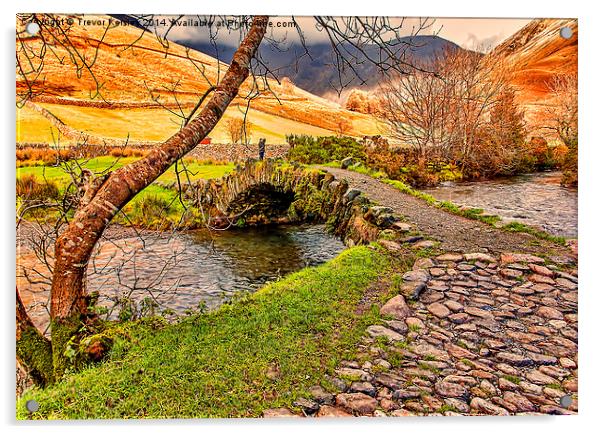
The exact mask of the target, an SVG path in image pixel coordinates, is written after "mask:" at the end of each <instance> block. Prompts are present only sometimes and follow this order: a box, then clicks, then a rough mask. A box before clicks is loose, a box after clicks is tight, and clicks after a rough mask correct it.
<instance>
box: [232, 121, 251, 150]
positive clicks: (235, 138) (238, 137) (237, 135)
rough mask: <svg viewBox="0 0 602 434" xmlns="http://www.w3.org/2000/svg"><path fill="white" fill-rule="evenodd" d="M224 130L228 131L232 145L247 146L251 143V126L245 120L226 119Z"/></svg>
mask: <svg viewBox="0 0 602 434" xmlns="http://www.w3.org/2000/svg"><path fill="white" fill-rule="evenodd" d="M226 128H227V129H228V134H229V135H230V140H231V141H232V143H244V144H248V143H250V142H251V133H252V130H253V124H252V123H251V122H249V121H248V120H247V119H246V118H233V119H228V121H227V122H226Z"/></svg>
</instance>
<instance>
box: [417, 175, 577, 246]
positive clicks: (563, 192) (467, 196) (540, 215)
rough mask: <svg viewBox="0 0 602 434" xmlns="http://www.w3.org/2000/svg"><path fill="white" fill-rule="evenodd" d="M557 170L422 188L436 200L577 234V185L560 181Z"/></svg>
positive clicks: (555, 232) (554, 231)
mask: <svg viewBox="0 0 602 434" xmlns="http://www.w3.org/2000/svg"><path fill="white" fill-rule="evenodd" d="M561 177H562V174H561V173H560V172H540V173H531V174H526V175H519V176H512V177H508V178H501V179H495V180H490V181H478V182H461V183H451V182H450V183H445V184H443V185H440V186H438V187H435V188H429V189H424V190H422V191H424V192H425V193H429V194H431V195H432V196H434V197H435V198H437V199H439V200H447V201H450V202H453V203H455V204H457V205H465V206H470V207H475V208H482V209H483V210H484V211H485V212H487V213H490V214H495V215H498V216H500V217H501V218H502V221H503V222H504V223H509V222H512V221H515V222H519V223H524V224H528V225H531V226H535V227H539V228H541V229H543V230H545V231H547V232H549V233H551V234H553V235H560V236H564V237H568V238H576V237H577V189H574V188H566V187H562V186H561V185H560V179H561Z"/></svg>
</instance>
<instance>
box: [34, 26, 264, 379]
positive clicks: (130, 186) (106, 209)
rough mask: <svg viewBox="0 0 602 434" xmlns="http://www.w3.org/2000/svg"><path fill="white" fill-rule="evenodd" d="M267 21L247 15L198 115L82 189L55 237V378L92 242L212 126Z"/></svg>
mask: <svg viewBox="0 0 602 434" xmlns="http://www.w3.org/2000/svg"><path fill="white" fill-rule="evenodd" d="M267 23H268V17H266V16H258V17H255V18H254V19H253V22H252V25H251V27H250V29H249V32H248V33H247V35H246V37H245V38H244V40H243V41H242V43H241V44H240V46H239V47H238V49H237V50H236V52H235V53H234V57H233V59H232V62H231V64H230V67H229V68H228V71H227V72H226V74H225V75H224V78H223V80H222V81H221V82H220V83H219V84H218V85H217V86H216V88H215V91H214V93H213V96H212V97H211V99H210V100H209V101H208V102H207V104H206V105H205V106H204V107H203V109H202V110H201V112H200V113H199V115H198V116H197V117H196V118H195V119H194V120H193V121H191V122H190V123H189V124H188V125H186V126H185V127H184V128H183V129H181V130H180V131H179V132H178V133H176V134H175V135H173V136H172V137H171V138H169V139H168V140H167V141H166V142H165V143H163V144H162V145H160V146H158V147H157V148H155V149H153V150H152V151H151V152H150V153H149V154H148V155H147V156H146V157H145V158H142V159H140V160H138V161H136V162H134V163H132V164H129V165H127V166H124V167H122V168H120V169H117V170H115V171H113V172H111V174H110V175H109V176H108V177H107V178H106V179H105V180H104V182H102V183H101V184H100V185H98V186H97V187H96V188H94V191H89V192H87V193H86V195H85V199H86V200H85V201H83V203H82V204H81V205H80V207H79V208H78V210H77V212H76V213H75V215H74V217H73V220H72V221H71V222H70V223H69V225H68V227H67V229H66V230H65V231H64V232H63V233H62V234H61V235H60V236H59V237H58V239H57V240H56V243H55V266H54V274H53V276H52V286H51V290H50V294H51V302H50V319H51V327H52V329H51V338H52V341H51V345H52V360H53V369H54V372H53V375H54V377H55V378H56V379H59V378H60V377H61V376H62V375H63V373H64V371H65V368H66V367H67V365H68V361H67V360H66V357H65V356H64V351H65V347H66V345H67V344H68V342H69V340H70V339H72V337H73V336H75V335H77V333H78V330H79V329H80V327H81V324H82V320H84V319H85V316H86V313H87V309H88V306H87V301H86V288H85V278H86V268H87V265H88V261H89V259H90V257H91V255H92V252H93V249H94V246H95V245H96V243H97V241H98V240H99V238H100V236H101V235H102V233H103V231H104V230H105V228H106V227H107V225H108V224H109V222H110V221H111V219H112V218H113V217H114V216H115V215H116V214H117V212H118V211H119V210H120V209H121V208H122V207H123V206H124V205H126V204H127V203H128V202H129V201H130V200H131V199H132V198H133V197H134V196H135V195H136V194H137V193H138V192H140V191H141V190H142V189H144V188H145V187H146V186H148V185H150V184H151V183H152V182H153V181H154V180H155V179H157V178H158V177H159V176H160V175H161V174H163V173H164V172H165V171H167V170H168V169H169V167H171V165H172V164H174V163H175V162H176V161H177V160H178V159H179V158H181V157H183V156H184V155H185V154H186V153H188V152H189V151H191V150H192V149H193V148H194V147H195V146H197V144H198V143H199V142H200V141H201V140H202V139H203V138H204V137H205V136H207V134H208V133H209V132H210V131H211V130H212V129H213V128H214V127H215V125H216V124H217V123H218V121H219V120H220V118H221V117H222V115H223V114H224V111H225V110H226V108H227V107H228V105H229V104H230V102H231V101H232V100H233V99H234V98H235V97H236V95H237V94H238V90H239V88H240V86H241V85H242V83H243V82H244V81H245V80H246V79H247V77H248V76H249V70H250V64H251V60H252V58H253V56H254V55H255V53H256V51H257V49H258V47H259V44H260V43H261V41H262V39H263V37H264V35H265V32H266V28H267ZM24 362H25V363H27V361H24ZM27 368H30V369H31V367H29V366H28V367H27Z"/></svg>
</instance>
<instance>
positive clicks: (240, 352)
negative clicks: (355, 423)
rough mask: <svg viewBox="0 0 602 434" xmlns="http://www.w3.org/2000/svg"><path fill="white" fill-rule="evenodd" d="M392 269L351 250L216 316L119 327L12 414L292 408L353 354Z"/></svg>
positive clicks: (363, 250)
mask: <svg viewBox="0 0 602 434" xmlns="http://www.w3.org/2000/svg"><path fill="white" fill-rule="evenodd" d="M391 266H392V263H391V259H390V258H389V256H388V255H387V254H386V253H384V252H383V251H382V250H380V249H378V248H374V247H372V248H371V247H366V246H363V247H354V248H351V249H349V250H346V251H344V252H343V253H342V254H341V255H340V256H339V257H337V258H336V259H334V260H332V261H330V262H328V263H327V264H324V265H321V266H318V267H313V268H307V269H304V270H302V271H300V272H298V273H295V274H293V275H290V276H288V277H285V278H284V279H282V280H281V281H279V282H276V283H272V284H269V285H267V286H266V287H265V288H263V289H262V290H260V291H259V292H257V293H255V294H253V295H249V296H247V297H241V299H240V300H236V301H233V302H232V303H231V304H227V305H224V306H222V307H221V308H220V309H218V310H216V311H215V312H210V313H207V314H203V315H196V316H193V317H190V318H188V319H185V320H183V321H182V322H181V323H179V324H176V325H167V324H165V323H163V322H161V321H157V320H150V319H149V320H144V321H140V322H138V323H125V324H123V325H120V326H117V327H116V328H115V329H113V331H111V332H109V333H110V334H111V336H112V337H113V339H114V344H113V348H112V350H111V352H110V354H109V356H108V359H107V360H106V361H105V362H103V363H101V364H100V365H98V366H90V367H88V368H86V369H84V370H82V371H81V372H79V373H76V374H72V375H69V376H68V377H67V378H65V379H64V380H63V381H61V382H60V383H59V384H57V385H55V386H52V387H49V388H47V389H45V390H31V391H29V392H27V393H26V394H25V395H24V396H23V397H22V398H21V399H20V400H19V401H18V403H17V407H18V412H19V413H18V416H19V418H27V417H28V414H27V412H26V410H25V409H24V403H25V402H26V401H27V400H28V399H35V400H36V401H38V402H39V403H40V411H39V412H36V413H35V414H34V415H33V417H34V418H124V417H147V418H153V417H155V418H157V417H168V418H172V417H180V418H187V417H236V416H239V417H240V416H247V417H253V416H255V417H256V416H260V415H261V414H262V412H263V411H264V410H266V409H268V408H270V407H280V406H284V405H286V406H292V403H293V402H294V401H295V400H296V399H298V398H300V397H303V396H308V395H309V394H308V390H309V388H310V387H311V386H314V385H316V384H321V383H322V382H323V379H324V376H325V375H326V374H328V373H329V372H330V373H331V372H332V370H333V369H334V367H335V366H337V364H338V363H339V362H340V361H341V360H343V359H344V358H345V357H352V356H353V353H354V351H355V349H356V346H357V343H358V342H359V340H360V339H361V337H362V335H363V333H364V330H365V328H366V326H368V325H369V324H370V323H371V322H373V321H375V320H376V318H375V315H377V311H374V310H373V309H370V308H369V305H368V306H367V307H364V308H362V307H361V306H363V305H364V304H366V303H365V302H364V297H365V296H366V295H367V294H369V288H371V287H372V285H374V284H376V282H378V281H379V280H380V279H381V278H384V277H385V276H387V275H388V274H389V273H390V272H391ZM386 289H388V287H387V288H386ZM325 387H329V388H330V389H331V390H332V386H327V385H325Z"/></svg>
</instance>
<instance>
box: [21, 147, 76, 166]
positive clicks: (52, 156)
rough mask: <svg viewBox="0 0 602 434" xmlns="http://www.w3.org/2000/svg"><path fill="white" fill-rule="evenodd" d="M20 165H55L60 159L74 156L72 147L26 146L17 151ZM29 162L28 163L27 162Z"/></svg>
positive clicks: (68, 158) (64, 159)
mask: <svg viewBox="0 0 602 434" xmlns="http://www.w3.org/2000/svg"><path fill="white" fill-rule="evenodd" d="M15 156H16V157H17V161H18V162H19V166H26V165H27V166H37V165H45V166H49V165H53V164H57V162H58V161H67V160H70V159H72V158H74V154H73V151H72V150H71V149H53V148H50V147H26V148H21V149H17V151H16V152H15ZM25 162H27V164H25Z"/></svg>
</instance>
